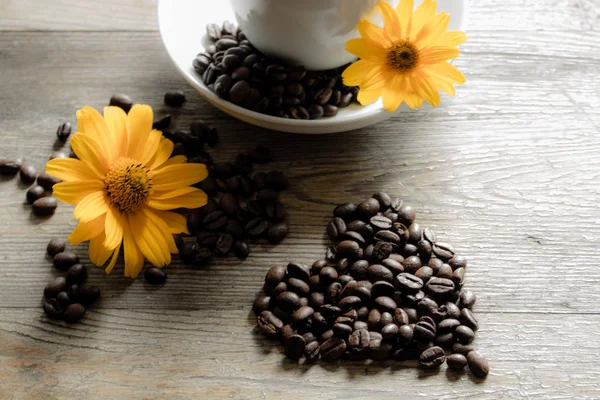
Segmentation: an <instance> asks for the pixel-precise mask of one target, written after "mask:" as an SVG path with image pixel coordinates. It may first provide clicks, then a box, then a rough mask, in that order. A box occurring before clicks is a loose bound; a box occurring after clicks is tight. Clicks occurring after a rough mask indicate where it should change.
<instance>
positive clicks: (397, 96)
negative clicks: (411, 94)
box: [382, 75, 405, 112]
mask: <svg viewBox="0 0 600 400" xmlns="http://www.w3.org/2000/svg"><path fill="white" fill-rule="evenodd" d="M403 81H404V77H403V76H401V75H396V76H394V77H393V78H392V79H391V80H390V81H389V82H388V83H387V85H386V86H385V87H384V88H383V91H382V97H383V107H384V108H385V109H386V110H388V111H390V112H394V111H396V110H397V109H398V107H400V104H402V102H403V101H404V92H405V88H404V85H403Z"/></svg>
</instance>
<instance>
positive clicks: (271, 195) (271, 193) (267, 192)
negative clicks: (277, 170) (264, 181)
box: [256, 189, 279, 202]
mask: <svg viewBox="0 0 600 400" xmlns="http://www.w3.org/2000/svg"><path fill="white" fill-rule="evenodd" d="M278 197H279V192H278V191H277V190H273V189H262V190H260V191H259V192H258V193H257V194H256V200H258V201H265V202H268V201H276V200H277V198H278Z"/></svg>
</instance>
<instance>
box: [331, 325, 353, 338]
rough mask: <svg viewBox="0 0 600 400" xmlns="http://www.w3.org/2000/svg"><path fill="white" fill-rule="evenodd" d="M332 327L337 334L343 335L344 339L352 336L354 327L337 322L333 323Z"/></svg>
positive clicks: (338, 335)
mask: <svg viewBox="0 0 600 400" xmlns="http://www.w3.org/2000/svg"><path fill="white" fill-rule="evenodd" d="M331 329H332V330H333V333H334V335H335V336H337V337H341V338H343V339H346V338H348V336H350V334H351V333H352V327H350V326H349V325H346V324H340V323H335V324H333V326H332V327H331Z"/></svg>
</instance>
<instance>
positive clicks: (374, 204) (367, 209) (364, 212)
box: [357, 198, 380, 220]
mask: <svg viewBox="0 0 600 400" xmlns="http://www.w3.org/2000/svg"><path fill="white" fill-rule="evenodd" d="M379 208H380V205H379V202H378V201H377V200H376V199H373V198H371V199H367V200H363V201H362V202H361V203H360V204H359V205H358V207H357V212H358V215H359V216H360V217H361V218H363V219H365V220H369V219H370V218H371V217H374V216H375V215H376V214H377V213H378V212H379Z"/></svg>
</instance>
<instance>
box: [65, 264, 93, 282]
mask: <svg viewBox="0 0 600 400" xmlns="http://www.w3.org/2000/svg"><path fill="white" fill-rule="evenodd" d="M87 277H88V271H87V268H85V267H84V266H83V265H81V264H75V265H72V266H71V267H70V268H69V270H68V271H67V276H66V279H67V284H68V285H73V284H78V285H81V284H82V283H84V282H85V281H86V280H87Z"/></svg>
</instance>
